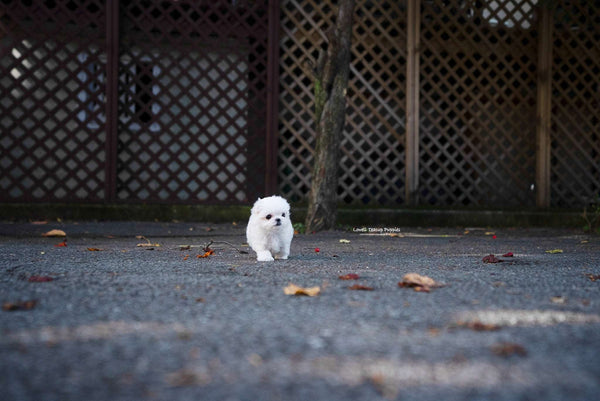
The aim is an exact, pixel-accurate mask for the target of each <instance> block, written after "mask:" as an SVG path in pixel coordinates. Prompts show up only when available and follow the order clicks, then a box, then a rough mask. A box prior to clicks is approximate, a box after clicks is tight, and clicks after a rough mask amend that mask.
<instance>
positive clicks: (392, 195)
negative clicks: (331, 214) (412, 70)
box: [279, 0, 406, 204]
mask: <svg viewBox="0 0 600 401" xmlns="http://www.w3.org/2000/svg"><path fill="white" fill-rule="evenodd" d="M334 13H335V7H334V6H333V5H332V4H330V2H322V1H317V0H307V1H284V2H282V10H281V14H282V19H281V29H282V34H281V36H282V39H281V61H280V66H281V73H280V85H281V89H280V90H281V93H280V102H281V104H280V110H281V112H280V149H279V179H280V182H279V187H280V189H281V191H282V192H283V193H284V194H286V195H287V196H288V197H290V198H291V199H293V200H299V199H304V197H305V195H306V194H307V193H308V189H309V187H310V168H311V165H312V150H313V148H314V127H313V124H312V118H313V117H312V116H313V114H312V111H313V107H314V104H313V94H312V82H311V72H310V68H311V64H310V63H311V62H312V61H314V60H316V59H317V56H318V51H319V49H320V47H319V45H320V44H323V43H324V41H325V36H324V32H325V31H326V29H328V27H329V26H331V22H332V19H333V17H334ZM405 24H406V10H405V8H404V7H403V5H402V4H401V2H398V1H394V0H390V1H358V2H357V6H356V18H355V23H354V30H353V39H352V40H353V43H352V57H353V62H352V64H351V67H350V82H349V88H348V96H347V99H348V106H347V119H346V121H347V124H346V128H345V132H344V138H343V142H342V157H341V176H340V187H339V197H340V200H342V201H343V202H346V203H353V202H354V203H370V204H401V203H403V202H404V131H405V127H404V124H405V93H404V90H405V89H404V86H405V85H404V82H405V69H406V66H405V58H406V46H405V43H406V37H405V35H406V33H405V32H406V29H405Z"/></svg>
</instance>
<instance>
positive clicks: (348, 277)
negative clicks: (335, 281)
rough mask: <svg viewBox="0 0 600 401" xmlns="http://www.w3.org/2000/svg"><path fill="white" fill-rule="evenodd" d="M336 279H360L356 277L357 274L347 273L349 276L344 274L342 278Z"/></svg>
mask: <svg viewBox="0 0 600 401" xmlns="http://www.w3.org/2000/svg"><path fill="white" fill-rule="evenodd" d="M338 278H339V279H340V280H358V279H359V278H360V277H359V276H358V274H354V273H349V274H345V275H343V276H339V277H338Z"/></svg>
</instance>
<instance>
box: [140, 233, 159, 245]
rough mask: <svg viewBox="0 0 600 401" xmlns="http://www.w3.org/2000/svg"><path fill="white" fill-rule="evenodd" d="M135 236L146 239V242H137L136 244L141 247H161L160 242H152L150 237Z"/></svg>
mask: <svg viewBox="0 0 600 401" xmlns="http://www.w3.org/2000/svg"><path fill="white" fill-rule="evenodd" d="M135 238H137V239H143V240H146V242H142V243H140V244H137V245H136V246H139V247H150V248H154V247H156V248H158V247H160V244H158V243H156V244H153V243H152V242H150V240H149V239H148V238H146V237H144V236H143V235H136V237H135Z"/></svg>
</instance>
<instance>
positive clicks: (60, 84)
mask: <svg viewBox="0 0 600 401" xmlns="http://www.w3.org/2000/svg"><path fill="white" fill-rule="evenodd" d="M104 7H105V6H104V1H100V0H87V1H77V2H75V1H65V0H63V1H52V2H42V1H34V2H31V1H30V2H24V1H17V0H15V1H10V0H3V1H2V4H1V6H0V130H1V136H0V200H2V201H56V200H92V201H96V200H100V199H102V198H103V197H104V195H105V187H104V180H105V160H106V154H105V149H104V143H105V130H104V124H105V114H104V110H105V95H104V91H105V64H106V54H105V50H104V47H105V44H104V42H103V41H104V36H105V32H104V28H105V25H106V16H105V11H104Z"/></svg>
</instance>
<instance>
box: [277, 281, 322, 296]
mask: <svg viewBox="0 0 600 401" xmlns="http://www.w3.org/2000/svg"><path fill="white" fill-rule="evenodd" d="M283 293H284V294H285V295H306V296H309V297H314V296H317V295H319V294H320V293H321V287H318V286H317V287H308V288H305V287H299V286H297V285H296V284H292V283H290V284H289V285H288V286H287V287H285V288H284V289H283Z"/></svg>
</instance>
